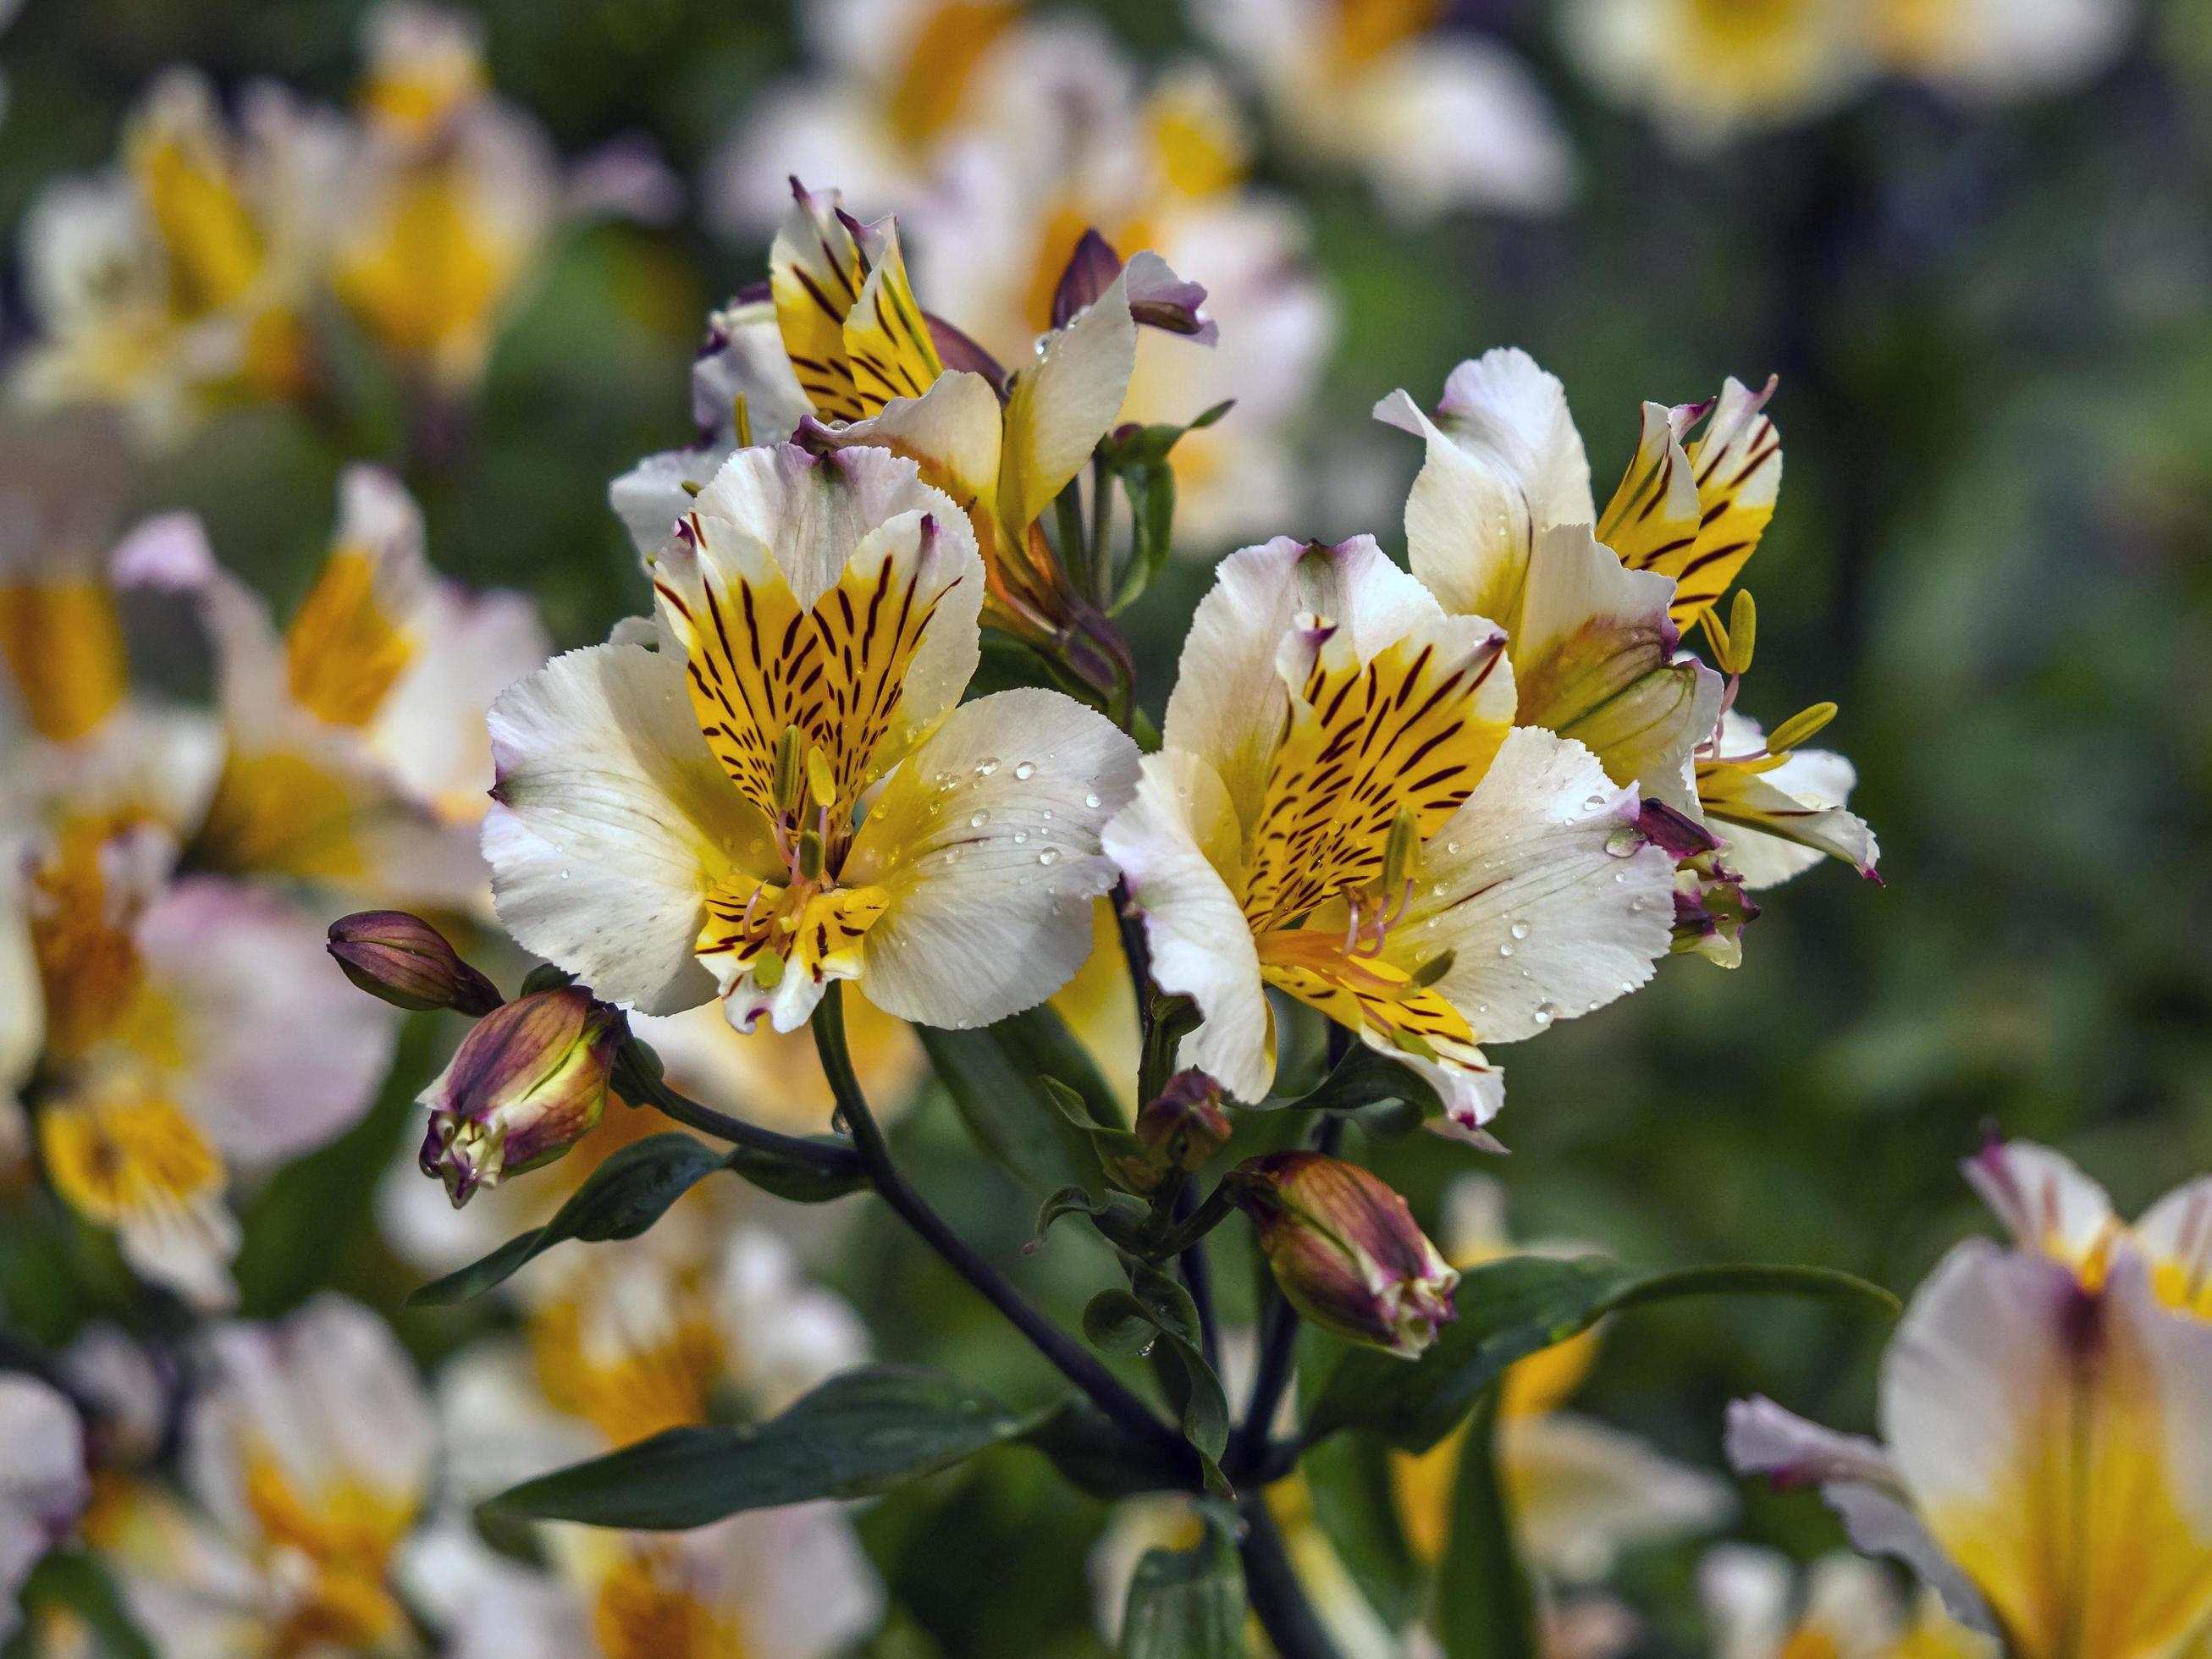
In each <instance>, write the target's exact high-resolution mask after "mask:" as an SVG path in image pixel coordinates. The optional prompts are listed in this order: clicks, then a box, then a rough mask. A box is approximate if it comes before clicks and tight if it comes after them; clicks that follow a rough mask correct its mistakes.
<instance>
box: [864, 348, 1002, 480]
mask: <svg viewBox="0 0 2212 1659" xmlns="http://www.w3.org/2000/svg"><path fill="white" fill-rule="evenodd" d="M1003 423H1004V416H1003V412H1002V411H1001V410H1000V405H999V394H998V393H997V392H994V391H993V390H992V389H991V386H990V383H989V382H988V381H987V380H984V378H983V377H982V376H981V374H969V373H968V372H967V371H965V370H961V369H955V370H953V371H951V372H950V373H948V374H940V375H939V376H938V377H937V379H936V380H933V381H932V382H931V383H930V387H929V390H928V391H927V392H923V393H922V394H921V397H919V398H892V399H891V400H890V402H889V403H887V404H884V407H883V410H882V412H881V413H879V414H876V415H872V416H869V417H868V418H867V419H866V420H865V421H854V422H851V423H850V424H849V425H847V426H843V427H841V428H837V429H836V431H835V432H833V433H832V434H831V435H830V441H832V442H834V443H835V444H836V445H837V446H838V447H846V446H848V445H870V444H872V445H876V446H878V447H882V448H885V449H888V450H890V452H891V453H893V454H895V455H904V456H907V457H908V458H909V459H912V460H913V461H914V462H915V465H917V466H918V467H920V468H921V471H922V474H923V476H924V477H927V478H929V479H930V480H931V481H932V482H933V483H936V484H937V485H938V486H939V488H940V489H945V490H946V491H947V492H949V493H950V494H951V495H952V497H953V498H954V499H955V500H956V501H958V502H960V503H961V504H962V505H963V506H965V505H967V504H968V503H969V502H971V501H979V500H980V501H982V502H984V503H985V504H986V505H987V506H988V505H990V504H991V503H993V502H994V501H996V499H997V495H998V489H999V466H1000V442H1001V441H1002V437H1003Z"/></svg>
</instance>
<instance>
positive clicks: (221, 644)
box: [115, 466, 548, 905]
mask: <svg viewBox="0 0 2212 1659" xmlns="http://www.w3.org/2000/svg"><path fill="white" fill-rule="evenodd" d="M115 570H116V574H117V577H118V580H122V581H125V582H126V583H130V584H133V585H138V586H149V587H156V588H161V589H165V590H167V591H170V592H183V593H188V594H191V596H193V597H194V598H195V599H197V603H198V605H199V608H200V611H201V614H202V617H203V618H204V622H205V625H206V627H207V629H208V632H209V634H210V636H211V638H212V639H213V641H214V643H215V647H216V668H217V681H218V684H217V690H218V696H219V702H220V704H221V711H222V723H223V728H224V735H225V739H226V744H227V752H226V755H225V757H224V763H223V768H222V777H221V779H220V781H219V782H218V784H217V786H216V792H215V796H214V799H213V801H212V802H211V804H210V807H209V810H208V813H207V817H206V820H205V822H204V823H203V824H202V825H201V826H200V827H199V829H198V832H197V836H195V838H194V842H193V848H194V854H195V857H196V858H197V860H199V861H200V862H201V863H202V864H203V865H204V866H207V867H210V868H213V869H218V870H224V871H229V872H238V873H251V874H258V875H271V876H279V877H285V878H294V879H298V880H301V881H306V882H309V883H313V884H317V885H319V886H322V887H325V888H328V889H332V890H345V891H349V892H355V893H364V894H368V895H371V896H376V897H379V898H383V899H386V900H390V899H409V900H414V901H418V902H429V903H436V902H443V903H449V904H456V905H473V904H480V903H481V895H482V893H483V881H484V872H483V863H482V861H481V860H480V859H479V858H478V856H477V851H476V847H475V840H476V834H477V824H478V823H479V822H480V821H481V820H482V818H483V814H484V812H485V811H486V810H487V808H488V806H489V796H488V793H487V792H488V790H489V787H490V785H491V781H492V766H491V753H490V745H489V741H488V739H487V738H486V737H485V733H484V718H485V713H486V711H487V709H488V708H489V706H490V704H491V702H492V699H493V698H494V697H495V696H497V695H498V694H499V693H500V692H501V691H502V690H505V689H506V688H507V686H508V685H509V684H513V682H514V681H516V680H518V679H520V678H522V676H523V675H525V674H526V673H528V672H529V671H531V670H532V669H533V668H535V667H537V666H538V665H540V664H541V663H543V662H544V659H545V657H546V654H547V651H548V646H547V643H546V640H545V635H544V631H543V629H541V628H540V627H539V624H538V617H537V612H536V609H535V607H534V606H533V605H532V604H531V602H530V601H529V600H528V599H526V598H524V597H523V596H522V595H520V594H519V593H509V592H489V593H475V592H471V591H469V590H467V589H465V588H464V587H462V586H460V585H459V584H458V583H455V582H452V581H448V580H445V579H443V578H441V577H439V576H437V575H436V574H435V573H434V572H433V571H432V570H431V569H430V568H429V567H428V563H427V562H426V561H425V559H424V556H423V548H422V514H421V512H420V511H419V509H418V508H417V507H416V505H415V503H414V501H413V500H412V499H411V498H410V496H409V495H408V494H407V492H406V490H405V489H404V488H403V487H402V486H401V485H400V483H398V480H397V479H396V478H394V477H392V476H391V475H390V474H389V473H386V472H385V471H381V470H380V469H379V468H375V467H370V466H355V467H350V468H349V469H348V470H347V471H346V473H345V475H344V477H343V481H342V485H341V489H340V504H339V513H338V523H337V532H336V535H335V538H334V539H333V541H332V544H331V551H330V553H329V555H328V556H326V557H325V560H324V562H323V565H322V568H321V569H320V570H319V572H318V574H317V575H316V579H315V581H314V584H313V586H312V587H311V588H310V589H309V591H308V593H307V598H306V599H305V600H304V601H302V603H301V606H300V608H299V610H298V611H297V612H296V613H295V615H294V617H293V618H292V621H291V623H290V624H289V627H288V628H287V629H285V631H284V633H283V635H282V637H281V638H280V637H279V635H278V634H277V632H276V628H275V626H274V624H273V623H272V622H271V620H270V613H269V607H268V605H267V604H266V602H265V601H264V600H263V599H261V598H260V596H259V595H258V594H257V593H255V592H253V591H252V589H251V588H249V587H247V586H246V585H245V584H244V583H243V582H241V581H240V580H238V579H237V578H236V577H234V576H232V575H231V574H229V573H228V572H227V571H225V570H224V569H223V568H222V567H221V566H220V565H219V564H218V563H217V562H216V560H215V557H214V555H213V553H212V552H211V550H210V549H209V547H208V545H207V542H206V538H205V537H204V535H203V534H202V533H201V532H200V530H199V527H198V526H197V522H196V521H194V520H191V519H189V518H185V517H182V516H173V517H171V518H168V519H165V520H155V521H153V522H152V523H150V524H149V525H148V526H143V527H142V529H141V530H140V532H137V534H136V535H134V536H133V537H132V538H131V539H130V540H129V541H128V542H126V544H125V546H124V547H123V548H121V549H120V550H118V553H117V556H116V564H115Z"/></svg>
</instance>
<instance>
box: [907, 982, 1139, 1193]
mask: <svg viewBox="0 0 2212 1659" xmlns="http://www.w3.org/2000/svg"><path fill="white" fill-rule="evenodd" d="M915 1035H916V1036H919V1037H921V1043H922V1047H923V1048H926V1049H927V1051H928V1053H929V1058H930V1063H931V1064H932V1065H933V1066H935V1067H936V1068H937V1075H938V1077H939V1079H941V1080H942V1081H943V1082H944V1084H945V1091H946V1092H947V1093H949V1094H950V1095H951V1097H952V1103H953V1106H954V1108H955V1109H957V1111H958V1112H959V1114H960V1119H961V1121H962V1122H963V1123H964V1124H965V1125H966V1126H967V1128H968V1133H969V1135H970V1136H972V1137H973V1138H974V1139H975V1144H976V1145H977V1146H979V1147H981V1149H982V1151H983V1152H985V1153H986V1154H987V1156H989V1157H990V1158H992V1159H993V1160H994V1161H995V1162H996V1163H998V1164H1000V1165H1001V1166H1002V1167H1003V1168H1005V1169H1006V1170H1008V1171H1009V1172H1011V1173H1012V1175H1013V1176H1014V1177H1015V1178H1016V1179H1017V1180H1018V1181H1020V1182H1024V1184H1025V1185H1027V1186H1028V1187H1030V1188H1031V1189H1032V1190H1033V1191H1035V1192H1036V1193H1038V1194H1045V1193H1048V1192H1051V1191H1053V1190H1054V1189H1055V1188H1062V1187H1091V1186H1095V1185H1097V1181H1098V1160H1097V1156H1096V1154H1095V1153H1094V1152H1092V1150H1091V1140H1090V1136H1089V1134H1088V1133H1086V1132H1085V1130H1083V1129H1082V1128H1079V1127H1077V1126H1076V1125H1075V1124H1073V1123H1071V1122H1070V1121H1067V1119H1066V1118H1065V1117H1064V1116H1062V1115H1061V1114H1060V1109H1059V1108H1058V1107H1056V1106H1055V1105H1054V1103H1053V1101H1052V1097H1051V1096H1050V1094H1049V1092H1048V1091H1047V1090H1046V1089H1045V1087H1044V1085H1043V1084H1042V1081H1041V1079H1044V1078H1048V1077H1049V1078H1054V1079H1059V1080H1060V1082H1062V1083H1064V1084H1066V1085H1068V1086H1069V1087H1071V1088H1072V1089H1073V1090H1074V1091H1075V1092H1076V1093H1077V1094H1079V1095H1080V1096H1081V1097H1082V1098H1083V1101H1084V1104H1085V1107H1086V1108H1087V1109H1089V1111H1090V1113H1091V1121H1092V1122H1094V1123H1100V1124H1118V1123H1119V1122H1120V1121H1121V1119H1120V1109H1119V1108H1118V1106H1117V1105H1116V1104H1115V1100H1114V1096H1113V1093H1112V1091H1110V1090H1109V1088H1108V1087H1107V1086H1106V1085H1105V1083H1104V1082H1103V1079H1100V1078H1099V1077H1098V1074H1097V1067H1096V1066H1093V1065H1092V1064H1091V1060H1090V1058H1089V1056H1088V1055H1086V1054H1085V1053H1084V1052H1083V1050H1082V1048H1081V1047H1080V1046H1079V1044H1078V1043H1077V1042H1076V1041H1075V1039H1074V1038H1073V1037H1072V1036H1069V1035H1068V1032H1067V1028H1066V1026H1065V1025H1063V1024H1061V1023H1060V1017H1059V1016H1058V1015H1057V1014H1054V1012H1052V1011H1051V1010H1050V1009H1049V1008H1044V1007H1038V1008H1033V1009H1030V1011H1029V1012H1026V1013H1021V1014H1017V1015H1015V1016H1014V1017H1013V1018H1012V1019H1004V1020H1000V1022H999V1023H998V1024H996V1025H993V1026H990V1027H988V1028H987V1029H985V1030H980V1031H951V1030H943V1029H942V1028H939V1027H937V1026H930V1025H917V1026H915Z"/></svg>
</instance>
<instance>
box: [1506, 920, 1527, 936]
mask: <svg viewBox="0 0 2212 1659" xmlns="http://www.w3.org/2000/svg"><path fill="white" fill-rule="evenodd" d="M1507 931H1508V932H1509V933H1511V934H1512V935H1513V937H1514V938H1516V939H1526V938H1528V923H1527V922H1525V921H1516V922H1515V923H1514V924H1513V926H1512V927H1510V928H1509V929H1508V930H1507Z"/></svg>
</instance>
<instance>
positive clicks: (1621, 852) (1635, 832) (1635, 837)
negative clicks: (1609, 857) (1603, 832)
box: [1605, 823, 1644, 859]
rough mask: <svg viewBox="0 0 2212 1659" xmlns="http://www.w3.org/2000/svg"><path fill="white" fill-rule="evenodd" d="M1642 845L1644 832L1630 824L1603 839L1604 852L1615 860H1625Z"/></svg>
mask: <svg viewBox="0 0 2212 1659" xmlns="http://www.w3.org/2000/svg"><path fill="white" fill-rule="evenodd" d="M1643 845H1644V832H1643V831H1642V830H1641V829H1638V828H1637V827H1636V826H1635V825H1634V824H1632V823H1624V824H1622V825H1621V826H1620V828H1619V829H1616V830H1614V831H1613V833H1612V834H1611V835H1609V836H1607V837H1606V838H1605V850H1606V851H1607V852H1608V853H1610V854H1613V857H1615V858H1617V859H1625V858H1626V857H1628V856H1629V854H1632V853H1633V852H1635V851H1636V849H1637V848H1639V847H1641V846H1643Z"/></svg>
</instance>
